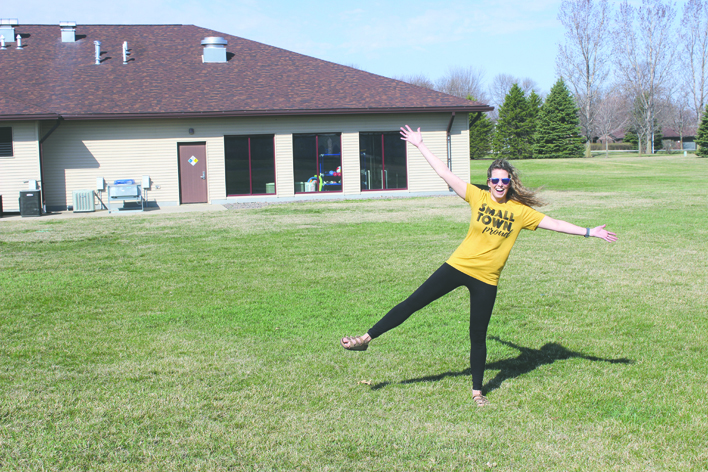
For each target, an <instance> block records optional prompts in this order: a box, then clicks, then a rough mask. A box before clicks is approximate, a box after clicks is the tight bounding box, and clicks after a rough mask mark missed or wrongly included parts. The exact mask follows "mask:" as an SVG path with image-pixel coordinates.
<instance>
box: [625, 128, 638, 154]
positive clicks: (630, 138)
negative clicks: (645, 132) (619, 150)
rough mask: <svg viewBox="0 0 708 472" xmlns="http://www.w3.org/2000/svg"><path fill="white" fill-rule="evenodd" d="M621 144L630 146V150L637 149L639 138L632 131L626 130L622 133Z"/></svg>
mask: <svg viewBox="0 0 708 472" xmlns="http://www.w3.org/2000/svg"><path fill="white" fill-rule="evenodd" d="M622 142H623V143H627V144H631V145H632V149H637V146H639V137H638V136H637V133H636V132H635V131H634V129H627V130H625V132H624V138H622Z"/></svg>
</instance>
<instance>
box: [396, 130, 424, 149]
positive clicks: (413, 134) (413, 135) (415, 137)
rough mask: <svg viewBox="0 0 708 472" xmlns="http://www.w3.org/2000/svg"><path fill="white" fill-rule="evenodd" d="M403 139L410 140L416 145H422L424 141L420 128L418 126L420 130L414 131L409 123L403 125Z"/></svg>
mask: <svg viewBox="0 0 708 472" xmlns="http://www.w3.org/2000/svg"><path fill="white" fill-rule="evenodd" d="M401 139H402V140H404V141H408V142H409V143H411V144H412V145H413V146H416V147H418V146H420V144H421V143H422V142H423V136H422V135H421V134H420V128H418V131H413V130H412V129H411V127H410V126H408V125H406V127H405V128H403V127H401Z"/></svg>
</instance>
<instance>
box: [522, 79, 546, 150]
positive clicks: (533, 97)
mask: <svg viewBox="0 0 708 472" xmlns="http://www.w3.org/2000/svg"><path fill="white" fill-rule="evenodd" d="M526 106H528V107H529V132H530V133H531V149H533V145H534V137H535V135H536V126H537V125H538V114H539V112H540V111H541V107H542V106H543V100H541V97H539V96H538V94H537V93H536V91H535V90H531V93H530V94H529V96H528V98H527V99H526Z"/></svg>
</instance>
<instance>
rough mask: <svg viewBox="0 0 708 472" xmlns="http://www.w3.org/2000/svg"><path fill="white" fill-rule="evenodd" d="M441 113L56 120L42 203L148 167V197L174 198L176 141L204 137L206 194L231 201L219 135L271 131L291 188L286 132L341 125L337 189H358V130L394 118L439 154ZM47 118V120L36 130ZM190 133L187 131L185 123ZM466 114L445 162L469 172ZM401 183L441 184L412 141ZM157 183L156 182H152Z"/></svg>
mask: <svg viewBox="0 0 708 472" xmlns="http://www.w3.org/2000/svg"><path fill="white" fill-rule="evenodd" d="M449 120H450V114H449V113H428V114H413V115H403V114H397V115H342V116H305V117H253V118H204V119H172V120H167V119H165V120H106V121H64V122H62V124H61V126H60V127H59V128H57V129H56V131H54V133H53V134H52V135H51V137H50V138H49V139H48V140H47V141H46V142H45V144H44V172H45V175H44V179H45V182H46V185H45V189H46V192H47V194H46V198H47V205H48V206H49V207H55V208H60V207H66V206H67V205H71V195H72V191H74V190H81V189H95V188H96V178H97V177H103V178H104V179H105V180H106V182H107V183H110V182H113V181H114V180H116V179H122V178H131V179H135V180H136V182H139V181H140V180H141V178H142V176H143V175H149V176H150V178H151V180H152V182H153V187H152V190H151V191H150V192H149V193H148V195H147V196H148V198H149V200H151V201H153V200H155V201H157V202H158V204H160V205H166V204H167V205H169V204H177V203H178V202H179V172H178V155H177V150H178V145H179V144H180V143H200V142H201V143H206V148H207V181H208V186H209V201H210V202H214V201H221V202H224V201H239V200H243V199H244V198H249V197H227V196H226V180H225V179H226V173H225V162H224V136H244V135H260V134H273V135H274V136H275V161H276V162H275V169H276V184H277V185H276V189H277V194H276V195H273V196H263V195H259V196H258V198H278V197H292V196H293V195H294V181H293V162H292V135H293V134H297V133H341V136H342V170H343V176H342V180H343V192H342V194H344V195H355V194H359V193H360V175H359V173H360V171H359V133H360V132H377V131H397V130H398V129H399V128H400V127H401V126H402V125H404V124H409V125H410V126H411V127H413V128H416V127H421V128H422V130H423V131H424V140H425V142H426V144H427V145H428V147H429V148H430V149H431V150H432V151H433V152H434V153H435V154H436V155H437V156H438V157H439V158H440V159H441V160H442V161H443V162H447V144H446V133H445V130H446V128H447V125H448V123H449ZM50 126H51V123H47V124H45V125H44V126H43V129H42V131H43V132H46V130H47V129H49V127H50ZM190 128H192V129H193V130H194V134H193V135H190V134H189V129H190ZM466 139H467V115H466V114H465V115H462V116H456V117H455V122H454V126H453V128H452V142H453V170H455V172H456V173H457V174H458V175H459V176H460V177H462V178H463V179H465V180H467V179H469V146H468V144H467V143H466ZM408 160H409V165H408V189H407V190H392V191H390V193H393V194H407V193H416V192H431V191H432V192H438V191H440V192H444V191H447V185H446V184H445V183H444V182H443V181H442V179H440V178H439V177H438V176H437V175H436V174H435V172H434V171H433V170H432V169H431V168H430V166H429V165H428V164H427V162H426V161H425V159H424V158H423V156H422V155H421V154H420V153H419V152H418V150H417V149H416V148H415V147H413V146H410V145H409V146H408ZM157 186H160V188H159V189H157V188H156V187H157Z"/></svg>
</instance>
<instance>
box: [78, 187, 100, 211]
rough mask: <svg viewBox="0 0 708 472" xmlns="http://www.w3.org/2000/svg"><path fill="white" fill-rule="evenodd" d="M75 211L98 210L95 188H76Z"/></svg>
mask: <svg viewBox="0 0 708 472" xmlns="http://www.w3.org/2000/svg"><path fill="white" fill-rule="evenodd" d="M73 200H74V213H77V212H88V211H96V204H95V202H94V199H93V190H74V193H73Z"/></svg>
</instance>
